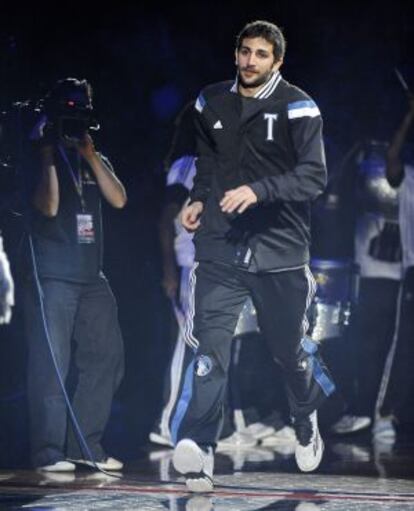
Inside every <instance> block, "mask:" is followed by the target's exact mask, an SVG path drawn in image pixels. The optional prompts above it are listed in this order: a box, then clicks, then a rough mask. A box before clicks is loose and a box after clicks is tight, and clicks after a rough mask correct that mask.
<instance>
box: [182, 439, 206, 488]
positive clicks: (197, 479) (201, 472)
mask: <svg viewBox="0 0 414 511" xmlns="http://www.w3.org/2000/svg"><path fill="white" fill-rule="evenodd" d="M173 464H174V468H175V470H177V472H180V474H183V475H184V476H185V479H186V480H185V482H186V485H187V488H188V489H189V490H190V491H193V492H209V491H212V490H213V469H214V454H213V449H212V447H209V448H208V451H207V452H204V451H203V450H202V449H201V448H200V447H199V446H198V445H197V444H196V443H195V442H194V441H193V440H190V439H189V438H185V439H184V440H181V441H180V442H178V444H177V446H176V448H175V450H174V456H173Z"/></svg>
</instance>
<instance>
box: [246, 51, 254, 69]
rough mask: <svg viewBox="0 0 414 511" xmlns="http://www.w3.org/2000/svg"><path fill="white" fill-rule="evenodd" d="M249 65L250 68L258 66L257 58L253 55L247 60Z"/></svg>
mask: <svg viewBox="0 0 414 511" xmlns="http://www.w3.org/2000/svg"><path fill="white" fill-rule="evenodd" d="M247 65H248V66H251V67H255V66H256V56H255V55H254V54H253V53H251V54H250V55H249V57H248V59H247Z"/></svg>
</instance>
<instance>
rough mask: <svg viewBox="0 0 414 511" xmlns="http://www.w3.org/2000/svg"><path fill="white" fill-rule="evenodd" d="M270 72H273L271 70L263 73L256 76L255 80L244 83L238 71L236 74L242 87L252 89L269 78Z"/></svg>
mask: <svg viewBox="0 0 414 511" xmlns="http://www.w3.org/2000/svg"><path fill="white" fill-rule="evenodd" d="M272 74H273V71H271V72H270V73H268V74H267V75H264V76H262V77H260V78H258V79H257V80H255V81H254V82H252V83H245V82H244V80H243V78H242V76H241V74H240V73H239V75H238V79H239V83H240V85H241V86H242V87H243V88H244V89H254V88H255V87H260V85H264V84H265V83H266V82H267V81H268V80H269V79H270V77H271V76H272Z"/></svg>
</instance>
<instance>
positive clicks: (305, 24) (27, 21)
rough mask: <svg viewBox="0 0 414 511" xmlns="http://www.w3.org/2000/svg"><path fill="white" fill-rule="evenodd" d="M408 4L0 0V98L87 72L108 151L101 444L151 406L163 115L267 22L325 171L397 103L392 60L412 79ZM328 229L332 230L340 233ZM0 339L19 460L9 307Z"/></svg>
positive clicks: (18, 393) (16, 224) (137, 429)
mask: <svg viewBox="0 0 414 511" xmlns="http://www.w3.org/2000/svg"><path fill="white" fill-rule="evenodd" d="M410 3H411V2H402V1H394V2H388V3H385V4H383V5H379V2H358V3H355V4H354V3H351V2H343V3H338V4H336V3H335V2H329V3H328V2H326V3H325V2H316V1H314V2H310V1H302V2H295V1H273V2H269V1H261V2H260V1H256V2H250V3H248V4H244V3H242V2H232V1H230V2H214V1H209V2H205V1H202V2H181V3H171V4H170V5H169V6H168V7H161V6H160V4H159V3H158V2H142V3H140V4H139V5H136V4H135V5H132V4H131V5H130V4H123V3H122V2H116V3H115V2H112V3H111V4H110V5H109V6H106V7H103V6H102V7H99V6H93V5H91V4H88V3H86V2H78V3H75V2H70V3H69V2H68V3H65V2H60V3H59V5H57V6H56V7H53V8H50V7H49V8H46V7H43V6H42V5H41V4H37V5H35V4H34V3H32V4H31V5H25V4H19V3H18V2H14V3H13V4H11V3H8V4H9V5H8V7H7V4H5V6H3V8H2V13H1V19H0V109H1V110H8V109H10V108H11V105H12V103H14V102H16V101H22V100H27V99H31V100H37V99H39V98H40V97H42V96H43V95H44V93H45V92H46V91H47V90H48V89H49V88H50V87H51V85H52V84H53V83H54V82H55V81H56V80H57V79H60V78H64V77H67V76H74V77H77V78H87V79H88V80H89V81H90V82H91V83H92V85H93V87H94V105H95V109H96V112H97V116H98V119H99V120H100V122H101V125H102V129H101V130H100V132H99V133H98V134H97V135H96V137H95V140H96V143H97V146H98V148H99V149H101V150H102V151H103V152H104V153H105V154H106V155H108V156H109V158H110V159H111V161H112V162H113V164H114V167H115V169H116V171H117V174H118V175H119V177H120V178H121V180H122V181H123V182H124V184H125V185H126V188H127V191H128V195H129V202H128V205H127V207H126V208H125V209H124V210H123V211H121V212H119V211H112V210H110V208H107V209H106V210H105V236H106V240H105V241H106V247H105V271H106V273H107V275H108V277H109V278H110V281H111V283H112V286H113V289H114V292H115V294H116V296H117V298H118V303H119V310H120V321H121V328H122V330H123V334H124V338H125V345H126V375H125V379H124V382H123V384H122V386H121V389H120V391H119V392H118V395H117V398H116V400H115V402H114V407H113V414H112V417H111V421H110V425H109V428H108V433H107V437H106V442H107V445H108V446H109V448H110V450H111V451H112V452H113V453H114V454H117V455H119V456H121V457H123V458H127V459H128V458H129V459H131V458H134V456H136V454H137V452H138V449H139V448H140V446H141V445H142V444H143V443H144V442H145V441H146V437H147V434H148V432H149V429H150V427H151V425H152V423H153V421H154V418H155V416H156V414H157V413H158V411H159V408H160V404H161V402H160V396H161V385H162V378H163V373H164V368H165V366H166V363H167V360H168V354H169V349H170V344H171V332H170V330H171V318H170V311H169V307H168V303H167V301H166V300H165V298H164V296H163V293H162V290H161V287H160V278H161V271H160V256H159V246H158V239H157V221H158V214H159V210H160V204H161V203H162V198H163V185H164V177H165V176H164V171H163V166H162V161H163V159H164V157H165V154H166V152H167V150H168V144H169V140H170V137H171V134H172V122H173V119H174V117H175V115H176V114H177V112H178V111H179V110H180V108H181V107H182V106H183V105H184V104H185V103H186V102H187V100H189V99H192V98H194V97H195V96H196V95H197V93H198V91H199V90H200V88H202V87H203V86H205V85H206V84H209V83H212V82H215V81H220V80H224V79H231V78H232V77H233V76H234V72H235V68H234V54H233V52H234V43H235V36H236V34H237V33H238V32H239V31H240V29H241V28H242V27H243V25H244V24H245V23H246V22H248V21H252V20H254V19H268V20H270V21H273V22H275V23H277V24H278V25H279V26H281V27H282V28H283V30H284V33H285V36H286V38H287V42H288V46H287V54H286V59H285V63H284V66H283V67H282V74H283V75H284V77H285V78H286V79H288V80H289V81H291V82H293V83H295V84H296V85H298V86H299V87H301V88H303V89H304V90H305V91H306V92H308V93H309V94H310V95H311V96H313V98H314V99H315V100H316V102H317V103H318V105H319V107H320V109H321V111H322V114H323V117H324V121H325V141H326V147H327V157H328V165H329V172H330V173H331V175H334V174H335V172H336V171H337V170H338V168H339V167H340V164H341V161H342V160H343V157H344V155H345V154H346V152H347V151H349V149H350V148H351V147H352V146H353V145H354V144H356V143H363V142H364V141H365V140H368V139H378V140H387V139H389V137H390V136H391V134H392V132H393V130H394V129H395V128H396V126H397V124H398V122H399V119H400V118H401V117H402V115H403V113H404V109H405V107H406V99H405V96H404V92H403V90H402V88H401V86H400V84H399V82H398V81H397V80H396V76H395V73H394V68H395V67H398V68H399V69H400V71H401V72H402V73H403V74H404V75H405V76H406V79H407V81H408V82H409V83H410V84H412V85H413V87H414V66H413V54H412V51H413V47H414V46H413V42H414V38H413V23H412V20H413V8H412V7H410ZM3 172H4V171H3ZM1 181H2V182H3V179H2V180H1ZM4 181H5V180H4ZM3 186H4V185H3ZM1 225H2V229H3V236H4V238H5V245H6V248H7V251H8V253H9V256H10V258H11V260H12V263H13V265H14V264H15V260H16V257H17V252H18V246H19V240H20V238H21V234H22V230H23V228H22V223H21V220H20V218H19V217H18V216H16V215H15V214H12V213H10V212H3V213H2V217H1ZM330 236H331V237H332V233H330ZM335 236H336V237H338V238H340V237H341V232H340V231H335ZM317 250H318V246H314V251H317ZM13 267H14V266H13ZM15 271H17V270H15ZM16 277H18V276H16ZM0 337H1V338H0V367H1V371H0V464H1V465H2V466H19V465H23V464H25V463H27V417H26V411H25V341H24V339H23V335H22V325H21V316H20V311H19V307H17V308H16V311H15V314H14V319H13V323H12V325H10V326H8V327H2V329H1V332H0Z"/></svg>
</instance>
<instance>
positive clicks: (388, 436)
mask: <svg viewBox="0 0 414 511" xmlns="http://www.w3.org/2000/svg"><path fill="white" fill-rule="evenodd" d="M372 434H373V435H374V438H375V439H377V440H381V441H389V442H394V441H395V438H396V436H397V432H396V431H395V427H394V418H393V417H392V416H388V417H379V418H377V419H375V421H374V426H373V428H372Z"/></svg>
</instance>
